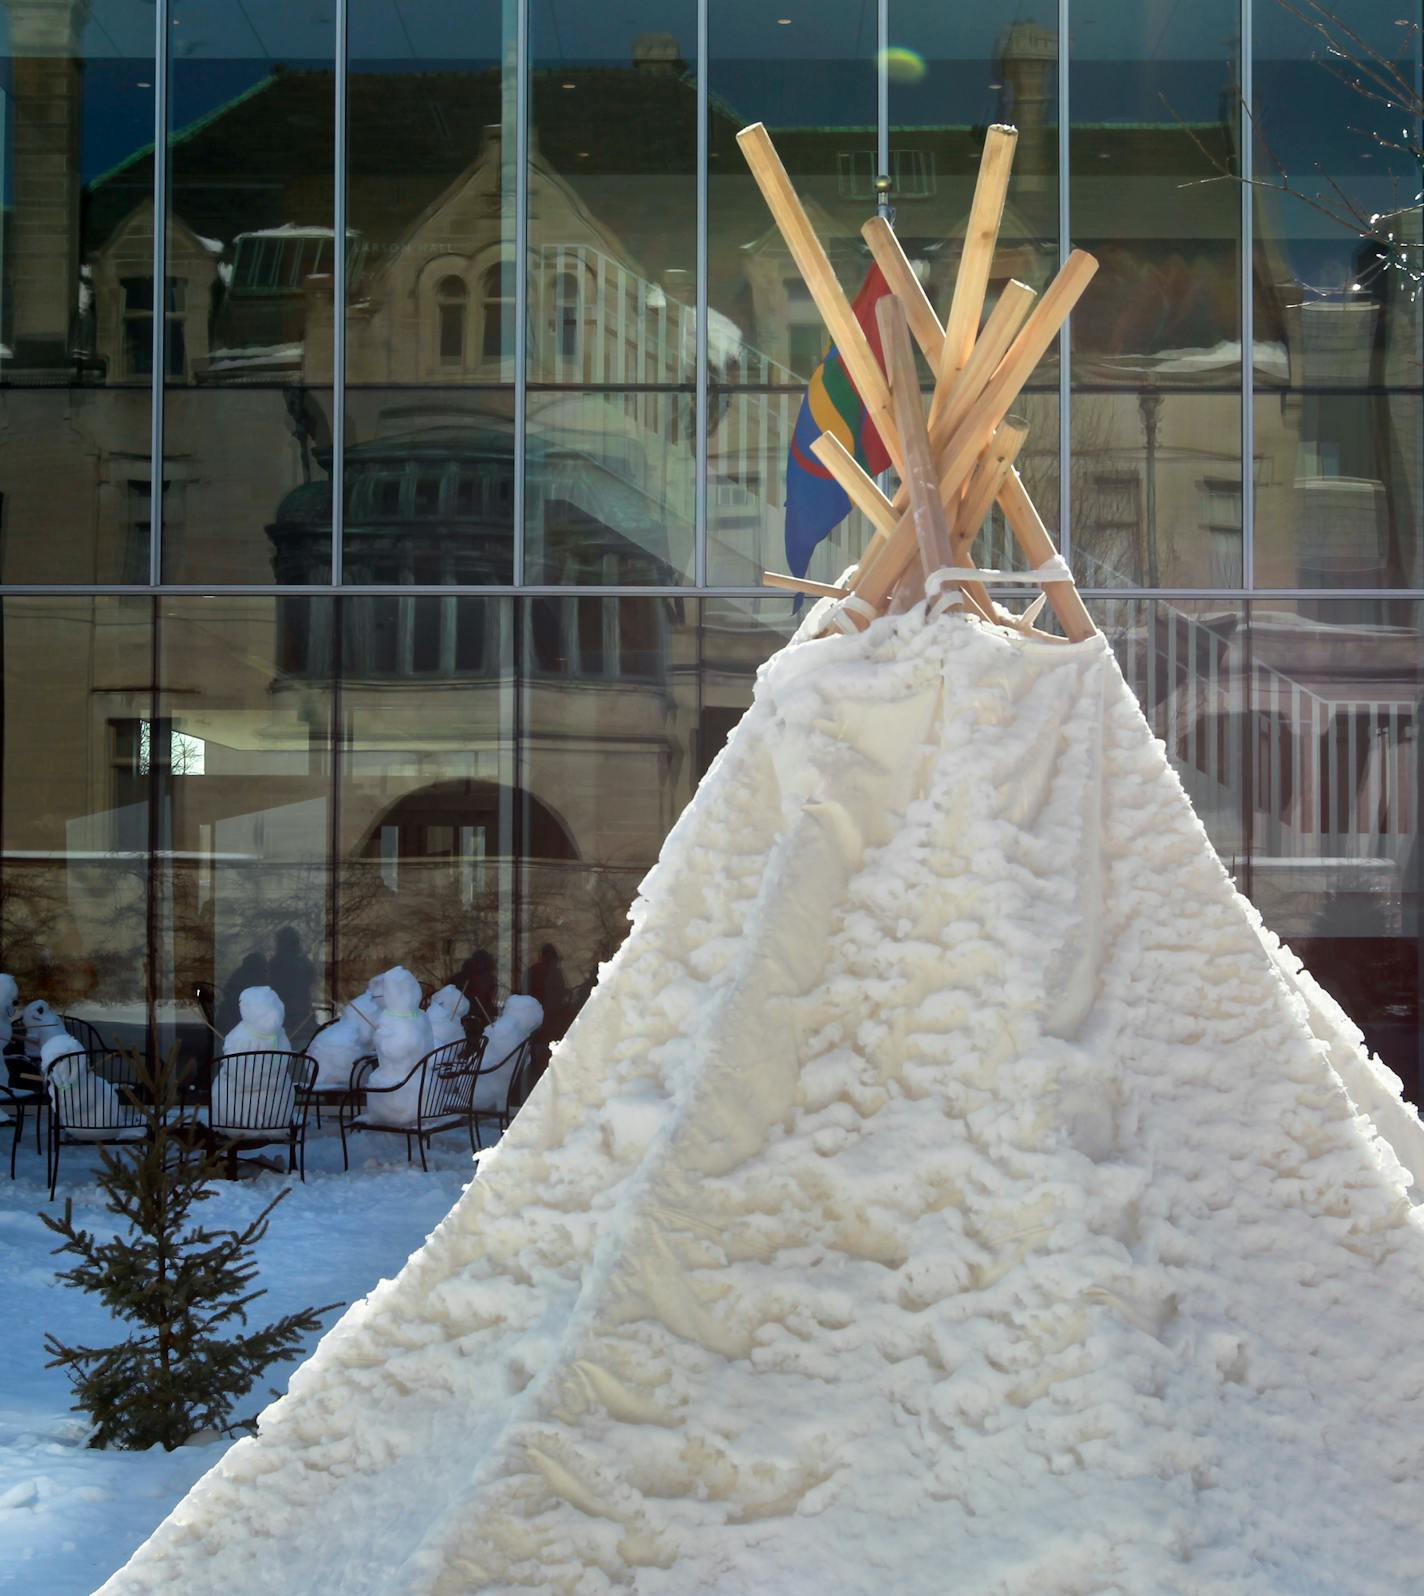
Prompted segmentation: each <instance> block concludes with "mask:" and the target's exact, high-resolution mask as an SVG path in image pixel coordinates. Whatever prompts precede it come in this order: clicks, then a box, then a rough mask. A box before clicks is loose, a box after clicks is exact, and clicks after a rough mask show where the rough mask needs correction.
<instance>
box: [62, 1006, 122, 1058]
mask: <svg viewBox="0 0 1424 1596" xmlns="http://www.w3.org/2000/svg"><path fill="white" fill-rule="evenodd" d="M59 1023H60V1024H61V1025H62V1026H63V1027H64V1028H65V1030H66V1031H68V1032H69V1034H70V1035H71V1036H72V1037H73V1038H74V1040H75V1041H76V1042H78V1043H79V1045H80V1046H81V1047H82V1048H83V1049H84V1051H85V1052H86V1053H107V1052H110V1051H111V1049H110V1047H109V1044H108V1043H107V1042H106V1041H105V1040H104V1038H103V1037H102V1036H100V1035H99V1027H98V1026H97V1025H91V1024H90V1023H89V1021H88V1020H81V1019H80V1018H79V1017H78V1015H75V1014H61V1015H60V1017H59Z"/></svg>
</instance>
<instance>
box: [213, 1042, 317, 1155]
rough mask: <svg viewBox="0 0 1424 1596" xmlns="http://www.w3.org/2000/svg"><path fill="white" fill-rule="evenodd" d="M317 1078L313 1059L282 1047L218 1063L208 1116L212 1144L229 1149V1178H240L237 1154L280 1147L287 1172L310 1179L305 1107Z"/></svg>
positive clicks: (231, 1057) (236, 1056) (228, 1057)
mask: <svg viewBox="0 0 1424 1596" xmlns="http://www.w3.org/2000/svg"><path fill="white" fill-rule="evenodd" d="M315 1079H316V1060H315V1059H312V1058H308V1057H307V1055H306V1054H305V1053H295V1052H291V1053H289V1052H286V1051H285V1050H283V1049H280V1048H270V1049H266V1050H263V1051H254V1052H250V1053H230V1054H228V1056H227V1057H226V1058H224V1059H222V1060H220V1061H219V1063H218V1064H217V1066H216V1067H215V1070H214V1074H213V1084H212V1091H211V1095H210V1098H209V1102H208V1107H207V1110H206V1112H205V1116H204V1117H205V1119H206V1122H207V1126H208V1129H209V1131H210V1132H211V1133H212V1136H213V1139H214V1141H215V1142H217V1143H218V1144H219V1145H220V1146H225V1148H226V1151H227V1161H228V1174H229V1176H235V1175H236V1174H237V1155H238V1153H239V1152H241V1151H243V1150H244V1149H247V1148H252V1147H271V1146H274V1145H277V1144H281V1145H283V1146H285V1147H286V1149H287V1173H288V1174H291V1173H293V1172H294V1171H295V1172H296V1173H297V1174H298V1175H299V1176H300V1177H301V1179H302V1180H303V1181H305V1180H306V1178H307V1104H308V1102H309V1101H310V1093H311V1086H312V1082H313V1081H314V1080H315Z"/></svg>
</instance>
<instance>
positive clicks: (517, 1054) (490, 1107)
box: [474, 1036, 534, 1151]
mask: <svg viewBox="0 0 1424 1596" xmlns="http://www.w3.org/2000/svg"><path fill="white" fill-rule="evenodd" d="M506 1070H507V1071H508V1074H507V1075H506V1074H505V1073H504V1072H505V1071H506ZM533 1071H534V1038H533V1037H532V1036H526V1037H525V1038H524V1040H523V1041H522V1042H521V1043H520V1044H519V1046H518V1047H516V1048H514V1049H513V1050H512V1051H511V1052H509V1053H506V1054H505V1055H504V1057H503V1058H501V1059H496V1060H495V1061H494V1062H493V1063H489V1064H486V1065H485V1066H484V1068H483V1069H482V1070H481V1072H480V1074H481V1076H482V1079H483V1084H484V1085H485V1086H486V1088H488V1087H490V1086H502V1087H503V1088H504V1090H503V1091H502V1092H500V1093H498V1095H497V1096H496V1098H495V1100H494V1101H493V1102H490V1101H489V1100H488V1099H487V1100H486V1102H485V1104H483V1105H482V1106H478V1107H476V1109H475V1112H474V1120H475V1140H476V1142H477V1143H478V1146H477V1148H476V1151H478V1150H479V1147H482V1146H483V1145H484V1144H483V1142H481V1141H480V1130H479V1122H480V1121H481V1120H493V1121H494V1123H495V1125H496V1127H497V1129H498V1131H499V1135H500V1136H503V1135H504V1133H505V1131H507V1130H508V1129H509V1123H510V1121H511V1120H512V1119H513V1118H514V1116H515V1115H516V1114H517V1113H518V1112H519V1110H520V1109H521V1108H522V1107H523V1106H524V1099H525V1098H526V1097H528V1095H529V1093H530V1092H531V1091H532V1090H533V1087H534V1081H533V1080H532V1079H531V1076H532V1075H533ZM492 1077H494V1078H495V1079H492ZM497 1139H498V1138H496V1140H497Z"/></svg>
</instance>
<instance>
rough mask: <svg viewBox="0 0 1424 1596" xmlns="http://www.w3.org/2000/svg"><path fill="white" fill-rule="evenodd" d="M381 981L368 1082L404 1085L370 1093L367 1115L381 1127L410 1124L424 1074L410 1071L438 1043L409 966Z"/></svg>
mask: <svg viewBox="0 0 1424 1596" xmlns="http://www.w3.org/2000/svg"><path fill="white" fill-rule="evenodd" d="M379 979H380V981H381V999H382V1002H383V1004H384V1007H383V1009H382V1010H381V1017H380V1019H379V1020H378V1021H377V1022H376V1059H377V1065H376V1068H375V1069H374V1070H373V1071H372V1072H371V1075H370V1078H369V1079H368V1081H367V1083H366V1084H367V1085H368V1086H370V1087H382V1086H401V1083H402V1082H405V1085H404V1086H401V1090H400V1091H396V1092H372V1093H371V1094H370V1095H369V1096H368V1097H367V1099H366V1118H367V1119H368V1120H370V1121H371V1122H372V1123H373V1124H377V1125H410V1124H413V1123H414V1122H415V1120H416V1118H417V1117H418V1115H419V1113H420V1076H419V1075H418V1074H417V1075H414V1076H412V1075H411V1071H412V1070H413V1069H414V1068H415V1066H416V1065H417V1064H418V1063H419V1062H420V1061H421V1059H423V1058H424V1057H425V1055H426V1054H427V1053H428V1052H430V1050H431V1049H432V1048H433V1047H434V1045H435V1043H434V1040H433V1037H432V1034H431V1029H430V1017H429V1016H428V1015H427V1014H425V1013H424V1012H423V1010H422V1009H421V1007H420V982H419V981H417V980H416V978H415V977H414V976H413V975H412V974H411V973H410V971H409V970H406V969H403V968H402V967H401V966H400V965H397V966H396V967H395V969H393V970H387V971H386V973H385V974H384V975H383V976H381V977H380V978H379ZM408 1076H409V1077H410V1079H409V1080H407V1077H408Z"/></svg>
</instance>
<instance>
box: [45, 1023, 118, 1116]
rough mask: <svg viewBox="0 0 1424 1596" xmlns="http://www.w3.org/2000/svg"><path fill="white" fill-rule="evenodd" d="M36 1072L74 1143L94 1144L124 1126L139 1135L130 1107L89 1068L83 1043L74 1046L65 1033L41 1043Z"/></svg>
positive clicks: (69, 1036)
mask: <svg viewBox="0 0 1424 1596" xmlns="http://www.w3.org/2000/svg"><path fill="white" fill-rule="evenodd" d="M40 1069H41V1071H42V1072H43V1074H44V1078H45V1089H46V1091H48V1093H49V1100H50V1103H51V1104H52V1105H53V1107H54V1112H55V1113H56V1114H57V1115H58V1116H59V1123H60V1124H61V1125H63V1126H64V1128H65V1130H66V1131H68V1133H69V1134H70V1135H71V1136H73V1137H74V1138H75V1139H76V1140H77V1141H84V1142H88V1141H94V1140H95V1139H96V1138H98V1137H106V1136H109V1135H111V1134H112V1133H113V1132H114V1131H115V1130H117V1129H119V1128H120V1127H128V1126H133V1133H134V1135H135V1136H138V1135H141V1134H142V1127H140V1126H137V1125H134V1109H133V1106H132V1104H130V1103H128V1102H127V1101H126V1100H125V1099H124V1098H122V1097H121V1096H120V1095H119V1092H118V1090H117V1089H116V1088H115V1086H114V1085H113V1083H112V1082H111V1081H106V1080H105V1079H104V1078H103V1076H102V1075H96V1074H95V1073H94V1072H93V1070H91V1069H90V1068H89V1062H88V1060H87V1059H86V1058H85V1056H84V1046H83V1043H81V1042H76V1041H75V1039H74V1038H73V1037H72V1036H71V1035H70V1034H69V1033H68V1031H61V1032H60V1033H59V1034H58V1035H57V1036H51V1037H50V1038H49V1039H48V1040H47V1041H46V1042H45V1044H44V1046H43V1047H42V1048H41V1049H40ZM76 1122H77V1123H76Z"/></svg>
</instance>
